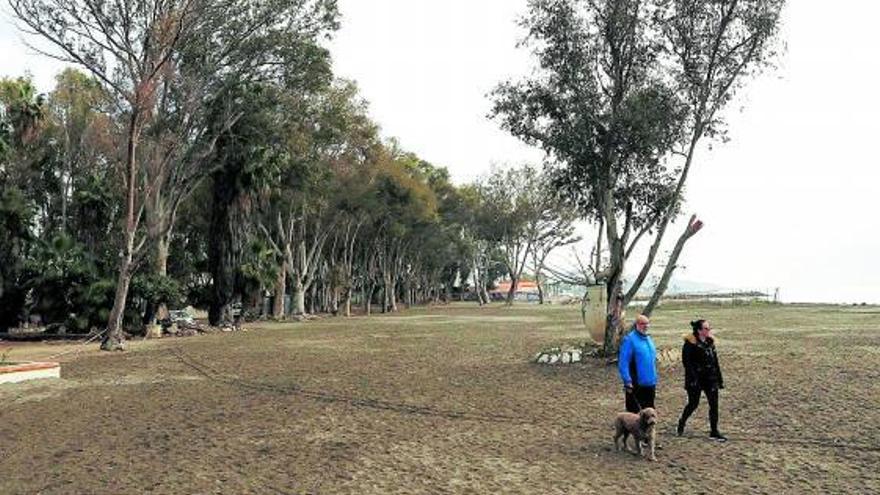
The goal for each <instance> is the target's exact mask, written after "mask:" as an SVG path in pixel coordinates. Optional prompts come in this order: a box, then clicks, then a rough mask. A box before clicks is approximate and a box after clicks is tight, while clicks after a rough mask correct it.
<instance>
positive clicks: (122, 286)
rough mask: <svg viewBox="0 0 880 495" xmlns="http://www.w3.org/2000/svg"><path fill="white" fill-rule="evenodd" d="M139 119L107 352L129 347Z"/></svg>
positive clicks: (132, 130) (134, 120)
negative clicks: (126, 319)
mask: <svg viewBox="0 0 880 495" xmlns="http://www.w3.org/2000/svg"><path fill="white" fill-rule="evenodd" d="M139 120H140V114H139V112H138V111H137V110H135V111H134V112H132V114H131V116H130V117H129V125H128V146H127V149H126V156H125V161H126V176H127V182H128V184H127V186H128V191H127V197H126V203H125V231H124V235H125V245H124V246H123V249H124V251H123V253H122V257H121V259H120V260H119V276H118V277H117V279H116V280H117V281H116V295H115V296H114V298H113V309H111V310H110V317H109V319H108V321H107V333H106V334H105V335H104V340H103V341H102V342H101V349H102V350H105V351H116V350H123V349H124V348H125V337H124V336H123V334H122V321H123V316H124V315H125V303H126V301H127V300H128V286H129V285H130V284H131V276H132V268H133V267H132V261H133V258H134V238H135V235H136V233H137V227H138V217H137V213H135V199H136V196H137V187H136V182H137V180H138V173H137V142H138V138H139V135H140V125H139Z"/></svg>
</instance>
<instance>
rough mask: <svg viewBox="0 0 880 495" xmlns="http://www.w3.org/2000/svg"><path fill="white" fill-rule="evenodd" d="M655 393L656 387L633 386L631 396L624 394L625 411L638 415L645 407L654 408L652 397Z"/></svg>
mask: <svg viewBox="0 0 880 495" xmlns="http://www.w3.org/2000/svg"><path fill="white" fill-rule="evenodd" d="M656 392H657V387H639V386H633V391H632V393H631V394H624V395H625V396H626V397H625V399H626V410H627V411H629V412H631V413H638V412H639V411H641V410H642V409H644V408H646V407H654V395H655V394H656ZM636 401H638V402H636ZM639 406H642V407H639Z"/></svg>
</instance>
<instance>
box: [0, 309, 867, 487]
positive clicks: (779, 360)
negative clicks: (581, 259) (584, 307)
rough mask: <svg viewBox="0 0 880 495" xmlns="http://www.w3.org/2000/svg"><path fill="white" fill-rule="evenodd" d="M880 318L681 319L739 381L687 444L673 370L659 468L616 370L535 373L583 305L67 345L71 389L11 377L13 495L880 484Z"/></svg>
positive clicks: (830, 314) (8, 457)
mask: <svg viewBox="0 0 880 495" xmlns="http://www.w3.org/2000/svg"><path fill="white" fill-rule="evenodd" d="M878 314H880V309H877V308H870V307H867V308H865V307H793V306H767V305H757V306H737V307H731V306H681V307H668V308H662V309H661V310H659V311H658V312H657V313H656V315H655V319H654V325H653V326H652V330H651V331H652V333H653V335H654V338H655V340H656V341H657V343H658V345H660V346H661V347H671V348H674V349H676V353H677V349H678V348H679V347H680V342H681V341H680V335H681V334H682V333H683V332H684V331H685V329H686V325H687V321H689V320H690V319H693V318H695V317H696V316H702V317H706V318H708V319H710V320H711V322H712V323H713V326H714V327H715V329H716V332H717V334H718V338H719V342H718V349H719V353H720V358H721V363H722V367H723V368H724V371H725V381H726V385H727V388H726V389H725V390H724V391H722V398H721V408H722V417H721V424H722V430H723V431H725V433H727V434H728V436H729V437H730V439H731V440H730V442H728V443H726V444H717V443H713V442H711V441H709V440H708V439H707V438H706V434H707V432H708V425H707V417H706V416H707V412H708V411H707V409H708V408H707V406H706V405H705V404H703V405H702V406H701V408H700V409H699V410H698V411H697V412H696V413H695V415H694V417H693V418H692V419H691V421H690V423H689V425H688V431H687V433H686V435H685V436H684V437H682V438H678V437H675V436H674V428H675V419H676V418H677V416H678V413H679V412H680V410H681V408H682V407H683V405H684V402H685V394H684V390H683V389H682V388H681V382H682V379H681V375H682V370H681V367H680V365H678V364H676V363H672V364H664V366H663V368H662V370H661V378H662V383H661V386H660V389H659V391H658V399H657V408H658V410H659V413H660V416H661V423H660V426H659V430H658V431H659V437H658V442H659V443H660V445H661V446H662V450H658V451H657V457H658V462H656V463H651V462H648V461H645V460H642V459H639V458H637V457H636V456H634V455H632V454H627V453H623V452H615V451H614V450H613V444H612V441H611V436H612V433H613V432H612V429H611V421H612V419H613V417H614V415H615V413H616V412H617V411H619V410H620V409H621V407H622V393H621V389H620V385H619V382H618V379H617V377H616V372H615V370H614V368H612V367H607V366H605V365H604V364H603V363H602V362H600V361H596V360H592V361H590V362H587V363H584V364H578V365H570V366H557V367H549V366H539V365H535V364H530V363H529V358H530V357H531V356H533V355H534V354H535V353H536V352H537V351H539V350H541V349H542V348H545V347H551V346H556V345H560V344H567V343H575V342H578V341H582V340H583V339H584V338H585V332H583V331H582V330H581V327H580V325H579V322H578V319H579V314H578V312H577V309H576V308H574V307H571V306H567V307H543V308H541V307H536V306H523V307H516V308H513V309H510V308H504V307H500V306H498V307H492V308H486V309H479V308H476V307H472V306H469V305H455V306H451V307H441V308H433V309H418V310H412V311H409V312H405V313H403V314H401V315H394V316H387V317H385V316H377V317H373V318H369V319H366V318H353V319H349V320H345V319H341V318H340V319H335V318H328V319H323V320H319V321H313V322H308V323H292V324H264V325H256V326H252V327H251V328H250V330H249V331H246V332H242V333H236V334H218V335H210V336H200V337H194V338H186V339H166V340H163V341H161V342H141V343H135V344H134V345H133V346H132V349H131V350H130V351H127V352H125V353H117V354H108V353H101V352H98V351H97V350H96V347H97V346H96V345H89V346H84V347H76V346H71V345H69V344H64V345H27V346H17V347H15V348H13V349H12V351H11V352H10V357H11V358H13V359H23V358H28V357H40V358H45V357H48V356H51V355H53V354H55V355H57V354H58V353H59V352H66V354H64V355H61V356H59V357H57V358H56V359H58V360H60V361H62V362H63V363H64V364H63V367H62V379H61V380H50V381H38V382H31V383H27V384H19V385H0V473H3V475H2V476H0V493H3V494H7V493H8V494H17V493H45V494H70V493H96V494H97V493H108V494H121V493H181V494H183V493H186V494H191V493H260V494H263V493H286V494H305V493H310V494H325V493H326V494H337V493H352V494H392V493H400V494H418V493H432V494H433V493H438V494H440V493H472V494H484V493H511V494H514V493H517V494H518V493H547V494H569V493H583V494H589V493H603V494H604V493H624V492H634V491H639V492H642V493H661V494H663V493H668V494H676V493H772V494H785V493H792V494H801V493H880V474H878V472H877V466H880V410H878V405H880V404H878V397H880V395H878V393H880V331H878V326H877V324H876V321H877V315H878Z"/></svg>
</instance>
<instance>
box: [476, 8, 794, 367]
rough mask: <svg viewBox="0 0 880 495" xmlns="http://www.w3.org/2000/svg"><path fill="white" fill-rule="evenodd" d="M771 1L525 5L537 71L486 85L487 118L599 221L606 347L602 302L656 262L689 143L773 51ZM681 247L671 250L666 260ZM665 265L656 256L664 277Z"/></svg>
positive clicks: (677, 203)
mask: <svg viewBox="0 0 880 495" xmlns="http://www.w3.org/2000/svg"><path fill="white" fill-rule="evenodd" d="M782 4H783V0H650V1H640V0H603V1H598V2H594V1H587V0H531V1H530V2H529V10H528V14H527V15H526V17H525V18H524V20H523V22H522V24H523V26H524V27H525V28H526V30H527V32H528V34H527V37H526V39H525V43H524V44H525V45H526V46H529V47H531V49H532V52H533V54H534V56H535V59H536V62H537V71H536V74H535V76H534V77H531V78H528V79H525V80H523V81H521V82H507V83H503V84H501V85H500V86H499V87H498V88H497V89H496V90H495V91H494V94H493V97H494V109H493V115H494V116H495V117H496V118H497V119H499V121H500V122H501V125H502V127H503V128H505V129H506V130H508V131H509V132H511V133H512V134H513V135H515V136H517V137H519V138H521V139H523V140H525V141H526V142H528V143H531V144H535V145H538V146H540V147H541V148H542V149H544V150H545V151H546V152H547V153H548V155H549V156H550V158H551V159H552V160H554V161H555V163H556V171H557V184H558V186H559V187H560V189H561V190H562V191H563V192H564V193H566V194H567V195H569V196H570V197H571V198H572V200H574V201H575V202H576V203H577V204H578V206H579V208H580V209H581V213H582V215H583V216H584V217H585V218H587V219H589V220H592V221H593V222H594V223H595V224H596V225H598V228H599V230H600V233H599V235H598V236H597V245H602V244H603V243H604V244H605V245H607V251H608V261H607V263H604V264H603V266H602V267H601V269H600V270H598V273H596V276H595V281H598V282H601V283H604V284H605V286H606V289H607V294H608V300H609V301H610V303H609V307H608V315H609V319H608V321H609V324H608V325H606V332H605V333H606V335H605V337H606V338H605V348H606V351H608V352H610V351H611V350H612V349H611V348H612V347H613V343H612V337H613V334H614V330H615V329H613V328H611V326H612V325H611V324H610V322H611V321H612V319H613V318H612V316H613V312H614V304H613V303H615V302H616V301H617V300H618V299H619V298H623V301H624V304H626V303H628V302H629V300H630V299H631V298H632V297H633V296H634V295H635V293H636V291H637V290H638V289H639V288H640V286H641V284H642V282H643V281H644V279H645V277H646V276H647V273H648V272H649V271H650V269H651V267H652V266H653V265H654V262H655V257H656V254H657V251H658V249H659V246H660V244H661V242H662V239H663V237H664V234H665V232H666V229H667V227H668V225H669V224H670V222H671V221H672V219H674V218H675V217H676V216H677V215H678V214H679V212H680V211H681V208H682V194H683V190H684V185H685V183H686V179H687V176H688V172H689V170H690V167H691V165H692V162H693V158H694V154H695V151H696V149H697V144H698V143H699V142H700V141H701V140H702V139H703V138H704V137H707V136H708V137H710V138H711V137H716V136H718V135H719V134H718V131H719V130H720V129H721V127H720V125H721V114H720V111H721V110H722V109H723V108H724V106H725V104H727V103H728V102H729V101H730V99H731V97H732V95H733V92H734V91H735V90H736V89H737V88H739V87H740V86H742V85H743V83H744V81H745V79H746V78H748V77H749V76H751V75H753V74H754V73H755V72H756V71H758V70H760V69H761V68H762V67H765V66H766V63H767V61H768V60H769V59H771V58H772V55H773V46H774V43H773V42H774V40H775V38H776V34H777V30H778V23H779V12H780V9H781V7H782ZM701 226H702V223H701V222H699V221H697V220H696V219H694V220H693V221H692V222H689V223H688V226H687V228H686V229H685V231H684V233H683V234H682V236H681V238H680V241H681V244H682V247H683V243H684V241H686V240H687V239H688V238H690V237H691V236H693V235H694V234H695V233H696V232H697V231H698V230H699V229H700V227H701ZM603 234H604V240H603ZM651 234H653V235H654V241H653V243H652V245H651V249H650V252H649V255H648V257H647V259H646V260H645V262H644V264H643V265H642V268H641V270H640V272H639V275H638V276H637V277H636V279H635V280H634V283H632V284H631V286H630V289H629V290H628V291H627V292H626V293H625V294H623V293H622V282H623V274H624V268H625V266H626V263H627V260H628V259H629V258H630V256H631V255H632V253H633V252H634V249H635V247H636V245H637V244H638V243H639V241H640V240H642V239H643V238H644V237H645V236H650V235H651ZM680 253H681V249H676V250H675V251H674V252H673V256H674V257H676V256H678V255H679V254H680ZM675 262H676V259H675V258H673V259H670V260H669V261H668V262H667V267H672V268H670V271H669V275H671V270H672V269H674V265H675ZM663 287H664V284H660V285H659V286H658V290H659V291H661V292H662V289H663ZM659 295H660V293H655V296H656V297H659ZM650 310H651V307H649V308H647V311H648V312H650Z"/></svg>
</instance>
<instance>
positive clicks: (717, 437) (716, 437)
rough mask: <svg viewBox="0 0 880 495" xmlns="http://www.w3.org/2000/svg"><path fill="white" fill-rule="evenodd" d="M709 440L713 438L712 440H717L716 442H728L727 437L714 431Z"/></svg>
mask: <svg viewBox="0 0 880 495" xmlns="http://www.w3.org/2000/svg"><path fill="white" fill-rule="evenodd" d="M709 438H711V439H712V440H715V441H716V442H726V441H727V437H725V436H724V435H722V434H721V432H718V431H713V432H712V433H710V434H709Z"/></svg>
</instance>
